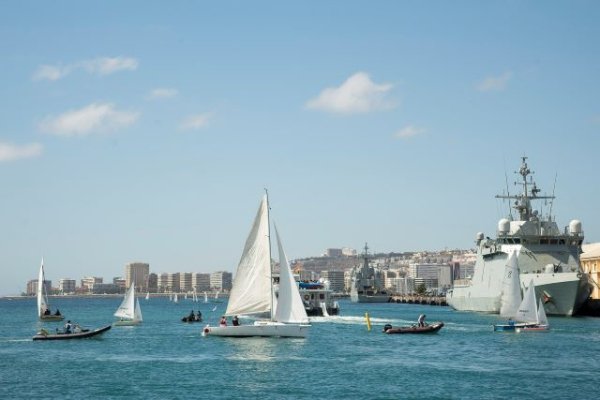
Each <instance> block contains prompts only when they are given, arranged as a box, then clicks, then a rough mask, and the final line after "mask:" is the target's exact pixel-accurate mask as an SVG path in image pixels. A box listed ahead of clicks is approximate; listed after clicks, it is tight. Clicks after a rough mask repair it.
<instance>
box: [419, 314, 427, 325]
mask: <svg viewBox="0 0 600 400" xmlns="http://www.w3.org/2000/svg"><path fill="white" fill-rule="evenodd" d="M425 317H426V315H425V314H421V315H419V319H418V320H417V323H418V324H419V326H420V327H423V326H425Z"/></svg>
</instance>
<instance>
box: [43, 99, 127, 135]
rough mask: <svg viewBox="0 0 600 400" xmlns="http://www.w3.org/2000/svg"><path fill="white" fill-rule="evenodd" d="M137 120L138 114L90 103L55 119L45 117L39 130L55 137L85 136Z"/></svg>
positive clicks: (121, 126)
mask: <svg viewBox="0 0 600 400" xmlns="http://www.w3.org/2000/svg"><path fill="white" fill-rule="evenodd" d="M138 118H139V113H137V112H131V111H119V110H116V109H115V106H114V105H113V104H110V103H92V104H90V105H89V106H86V107H83V108H81V109H79V110H70V111H67V112H65V113H63V114H61V115H59V116H57V117H52V116H50V117H47V118H45V119H44V120H43V121H42V123H41V124H40V126H39V128H40V130H42V131H43V132H47V133H50V134H53V135H57V136H85V135H89V134H92V133H98V132H111V131H115V130H118V129H119V128H124V127H126V126H129V125H131V124H133V123H135V122H136V121H137V120H138Z"/></svg>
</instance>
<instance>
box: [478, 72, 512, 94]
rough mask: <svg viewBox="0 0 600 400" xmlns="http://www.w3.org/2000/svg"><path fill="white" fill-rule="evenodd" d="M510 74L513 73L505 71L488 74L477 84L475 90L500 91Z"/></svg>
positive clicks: (504, 86) (508, 79) (506, 83)
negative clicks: (500, 73)
mask: <svg viewBox="0 0 600 400" xmlns="http://www.w3.org/2000/svg"><path fill="white" fill-rule="evenodd" d="M512 76H513V74H512V72H510V71H506V72H505V73H503V74H502V75H499V76H489V77H487V78H485V79H484V80H482V81H481V82H479V83H478V84H477V90H479V91H480V92H500V91H502V90H504V89H506V86H507V85H508V82H509V81H510V80H511V79H512Z"/></svg>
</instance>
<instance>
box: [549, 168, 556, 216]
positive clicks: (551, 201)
mask: <svg viewBox="0 0 600 400" xmlns="http://www.w3.org/2000/svg"><path fill="white" fill-rule="evenodd" d="M557 178H558V172H556V173H555V174H554V186H553V187H552V197H551V198H550V211H549V212H548V220H550V221H551V220H552V206H553V205H554V191H555V190H556V179H557Z"/></svg>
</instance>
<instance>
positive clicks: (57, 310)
mask: <svg viewBox="0 0 600 400" xmlns="http://www.w3.org/2000/svg"><path fill="white" fill-rule="evenodd" d="M48 311H50V310H48ZM54 315H56V316H58V317H60V310H59V309H58V308H57V309H56V312H55V313H54Z"/></svg>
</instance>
